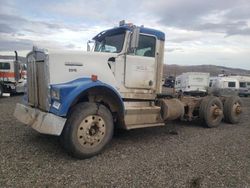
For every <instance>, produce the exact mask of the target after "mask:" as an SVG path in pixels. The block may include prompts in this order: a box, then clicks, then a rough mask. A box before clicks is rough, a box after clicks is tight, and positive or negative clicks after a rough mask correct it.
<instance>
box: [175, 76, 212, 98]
mask: <svg viewBox="0 0 250 188" xmlns="http://www.w3.org/2000/svg"><path fill="white" fill-rule="evenodd" d="M209 76H210V74H209V73H203V72H186V73H182V74H181V75H179V76H177V77H176V79H175V90H176V91H177V92H180V91H181V92H183V93H184V94H186V95H192V96H205V95H206V94H207V89H208V85H209Z"/></svg>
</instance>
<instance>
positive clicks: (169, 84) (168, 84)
mask: <svg viewBox="0 0 250 188" xmlns="http://www.w3.org/2000/svg"><path fill="white" fill-rule="evenodd" d="M163 86H164V87H168V88H174V86H175V77H174V76H168V77H167V78H166V79H165V81H164V84H163Z"/></svg>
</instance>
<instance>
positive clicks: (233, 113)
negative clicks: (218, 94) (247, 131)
mask: <svg viewBox="0 0 250 188" xmlns="http://www.w3.org/2000/svg"><path fill="white" fill-rule="evenodd" d="M241 115H242V100H241V99H240V97H238V96H232V97H228V98H227V99H226V100H225V103H224V117H225V118H224V119H225V122H227V123H232V124H236V123H239V122H240V118H241Z"/></svg>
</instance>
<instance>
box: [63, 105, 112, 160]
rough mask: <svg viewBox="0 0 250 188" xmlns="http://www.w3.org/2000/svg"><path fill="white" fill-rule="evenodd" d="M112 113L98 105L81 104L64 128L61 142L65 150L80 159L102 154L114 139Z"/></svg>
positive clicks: (74, 110)
mask: <svg viewBox="0 0 250 188" xmlns="http://www.w3.org/2000/svg"><path fill="white" fill-rule="evenodd" d="M113 132H114V125H113V117H112V114H111V112H110V111H109V110H108V109H107V108H106V107H105V106H104V105H99V104H96V103H89V102H84V103H79V104H77V105H76V106H75V108H74V109H73V111H72V113H71V114H70V117H69V118H68V119H67V121H66V124H65V126H64V129H63V132H62V135H61V142H62V144H63V146H64V148H65V150H66V151H67V152H68V153H69V154H70V155H72V156H73V157H76V158H79V159H85V158H90V157H92V156H94V155H97V154H99V153H101V152H102V150H103V149H104V148H105V146H106V145H107V144H108V143H109V142H110V140H111V139H112V137H113Z"/></svg>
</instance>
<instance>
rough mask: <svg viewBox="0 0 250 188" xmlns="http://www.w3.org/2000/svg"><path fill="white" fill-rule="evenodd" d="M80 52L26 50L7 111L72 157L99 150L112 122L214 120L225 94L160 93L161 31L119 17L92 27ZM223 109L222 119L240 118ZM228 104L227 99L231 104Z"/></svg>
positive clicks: (118, 124)
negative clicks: (23, 74) (16, 98)
mask: <svg viewBox="0 0 250 188" xmlns="http://www.w3.org/2000/svg"><path fill="white" fill-rule="evenodd" d="M93 40H94V42H95V45H94V48H93V50H92V51H88V52H82V51H79V52H67V51H48V50H42V49H38V48H35V47H34V48H33V50H32V51H31V52H30V53H29V54H28V55H27V76H28V79H27V96H26V99H27V100H26V104H17V106H16V110H15V112H14V115H15V117H16V118H17V119H18V120H20V121H21V122H23V123H24V124H27V125H30V126H31V127H32V128H33V129H35V130H37V131H38V132H40V133H44V134H52V135H58V136H60V137H61V140H62V143H63V146H64V147H65V149H66V150H67V151H68V152H69V153H70V154H71V155H73V156H75V157H78V158H87V157H91V156H93V155H96V154H98V153H100V152H101V151H102V150H103V148H104V147H105V146H106V145H107V144H108V142H109V141H110V140H111V138H112V135H113V130H114V128H117V127H119V128H124V129H127V130H129V129H135V128H143V127H152V126H164V125H165V122H166V121H167V120H174V119H182V120H193V119H195V118H199V117H201V118H202V119H203V120H204V123H205V124H206V125H207V126H208V127H216V126H218V125H219V124H220V121H221V120H222V117H223V104H224V103H225V104H227V105H226V106H227V108H230V109H231V108H233V107H232V104H231V103H230V101H232V100H227V98H217V97H214V96H209V97H205V98H194V97H184V96H169V95H165V94H162V93H161V87H162V69H163V62H164V60H163V57H164V42H165V34H164V33H163V32H161V31H158V30H155V29H150V28H145V27H137V26H135V25H133V24H125V23H124V22H123V23H121V24H120V25H119V27H115V28H112V29H108V30H105V31H102V32H100V33H99V34H98V35H96V36H95V37H94V38H93ZM233 100H234V101H237V106H236V108H237V110H236V108H235V109H234V111H233V113H230V114H229V112H228V113H227V114H226V115H225V116H226V117H230V118H231V117H233V118H234V119H233V120H234V121H232V119H228V122H231V123H236V122H238V121H239V119H240V114H241V101H240V100H239V99H238V98H234V99H233ZM234 107H235V106H234Z"/></svg>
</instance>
